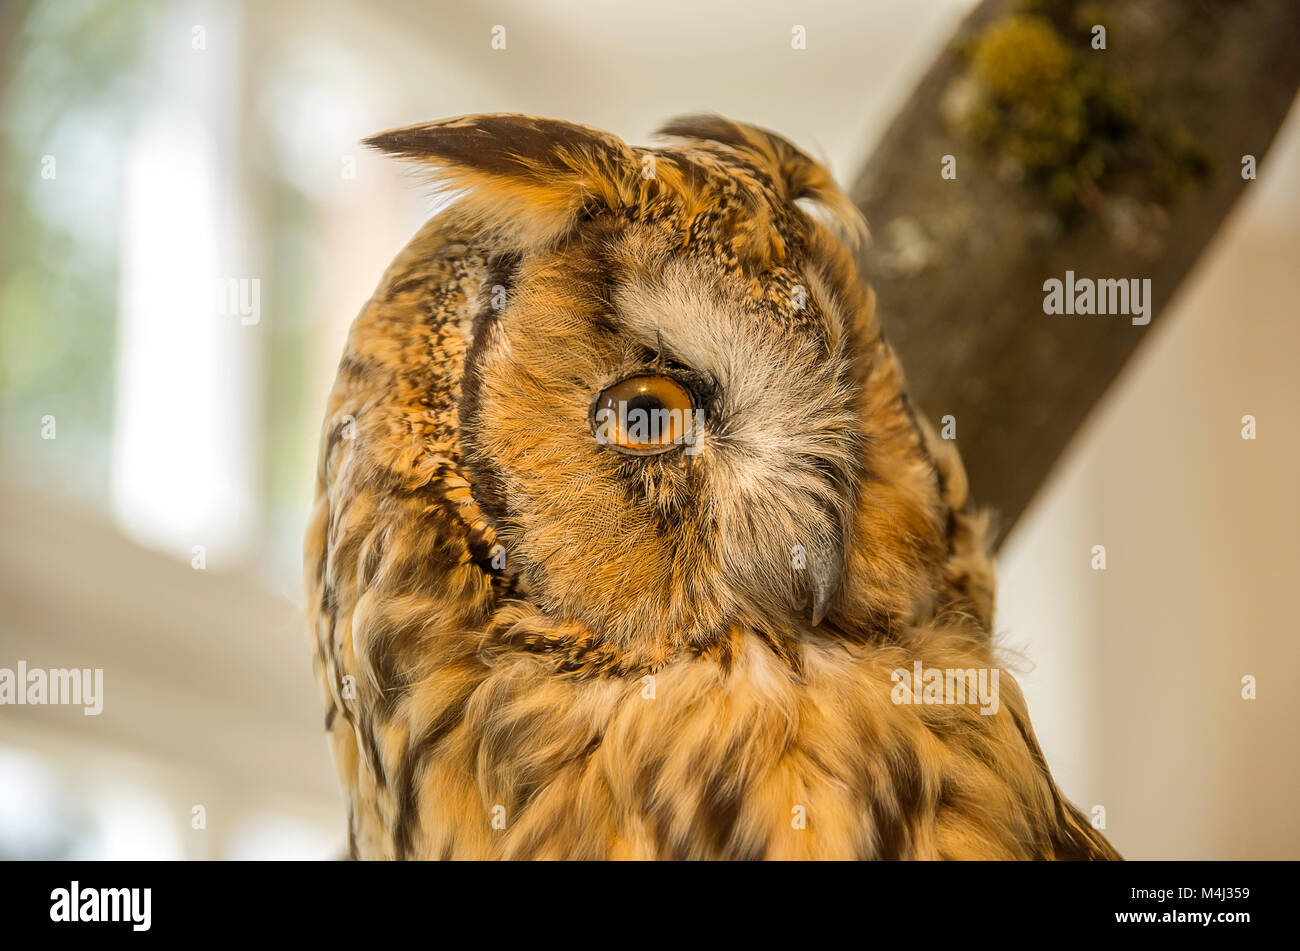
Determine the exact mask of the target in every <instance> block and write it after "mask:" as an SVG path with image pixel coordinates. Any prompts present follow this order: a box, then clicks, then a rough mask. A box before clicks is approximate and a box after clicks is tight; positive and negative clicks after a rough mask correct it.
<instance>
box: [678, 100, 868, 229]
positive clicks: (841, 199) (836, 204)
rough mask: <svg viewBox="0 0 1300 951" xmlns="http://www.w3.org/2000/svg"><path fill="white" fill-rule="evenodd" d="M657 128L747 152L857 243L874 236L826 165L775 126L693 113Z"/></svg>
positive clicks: (788, 192) (808, 209) (796, 198)
mask: <svg viewBox="0 0 1300 951" xmlns="http://www.w3.org/2000/svg"><path fill="white" fill-rule="evenodd" d="M657 134H658V135H661V136H667V137H670V138H676V139H685V140H688V141H691V142H695V143H705V144H714V145H721V146H724V147H726V148H728V149H731V150H732V151H735V152H740V153H743V154H744V155H745V156H747V157H748V158H749V159H750V161H751V162H754V163H755V164H756V165H758V167H759V168H761V169H763V170H764V171H766V172H767V173H768V175H769V176H770V177H771V179H772V181H773V182H774V183H775V184H776V186H777V187H778V188H779V189H781V190H782V191H783V193H784V195H785V197H786V199H787V200H788V201H791V202H797V203H798V204H799V206H800V208H802V209H803V210H804V211H805V213H807V214H808V215H809V217H812V218H815V219H817V220H818V221H821V222H822V223H823V224H826V225H827V226H829V227H831V228H832V229H833V230H834V231H835V232H836V233H838V234H839V236H840V237H841V238H842V239H844V240H845V241H847V242H849V244H851V245H852V246H853V247H855V248H856V247H860V246H863V245H865V244H866V243H867V242H868V241H869V240H870V235H869V232H868V231H867V222H866V219H865V218H863V217H862V212H861V211H859V210H858V208H857V206H856V205H854V204H853V202H851V201H850V200H849V196H848V195H846V194H844V191H843V190H842V189H841V188H840V186H839V185H838V184H836V182H835V179H834V178H833V177H832V176H831V173H830V172H829V171H827V169H826V166H825V165H823V164H822V163H820V162H817V161H815V160H814V159H811V158H809V157H808V156H807V155H806V154H804V153H803V152H801V151H800V150H799V149H797V148H795V146H794V145H793V144H791V142H790V141H789V140H788V139H785V138H783V137H782V136H779V135H777V134H776V133H775V132H769V131H768V130H767V129H762V128H759V127H758V126H754V125H749V124H748V123H744V122H735V121H733V120H731V119H727V118H724V117H722V116H718V115H694V116H680V117H678V118H676V119H673V120H672V121H671V122H669V123H668V124H667V125H665V126H664V127H663V128H661V129H660V130H659V132H658V133H657Z"/></svg>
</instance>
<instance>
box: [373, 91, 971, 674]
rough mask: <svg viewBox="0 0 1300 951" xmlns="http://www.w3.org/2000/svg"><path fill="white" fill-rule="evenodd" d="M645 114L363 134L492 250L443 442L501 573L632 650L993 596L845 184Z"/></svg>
mask: <svg viewBox="0 0 1300 951" xmlns="http://www.w3.org/2000/svg"><path fill="white" fill-rule="evenodd" d="M661 135H662V136H663V137H664V143H663V144H662V145H661V146H660V147H656V148H634V147H630V146H628V145H626V144H625V143H623V142H622V141H621V140H619V139H618V138H616V137H614V136H612V135H609V134H606V133H603V132H600V131H597V130H594V129H590V128H586V127H583V126H579V125H574V124H571V123H567V122H560V121H552V120H543V119H538V118H533V117H527V116H514V115H482V116H470V117H463V118H457V119H450V120H444V121H440V122H434V123H429V124H425V125H420V126H414V127H409V128H404V129H399V130H395V131H391V132H387V133H384V134H381V135H378V136H376V137H374V138H373V139H371V140H369V144H370V145H372V146H375V147H377V148H379V149H381V150H383V151H385V152H389V153H395V154H397V155H400V156H402V157H404V158H407V159H411V160H414V161H416V162H418V163H419V164H420V166H421V167H422V168H423V169H424V170H426V171H427V173H428V175H429V177H430V178H431V179H432V181H433V182H434V184H435V186H436V187H438V188H440V189H444V190H446V191H448V192H449V193H451V194H452V195H453V196H454V201H453V202H452V203H451V205H450V206H449V208H448V210H446V211H444V212H443V213H442V215H441V217H440V219H439V225H438V227H440V228H442V229H444V230H446V231H448V232H449V233H454V234H456V235H458V236H459V239H460V240H463V241H464V242H465V245H466V247H467V248H469V249H477V250H478V252H480V253H481V254H482V255H483V258H484V260H485V262H486V264H485V270H484V273H485V277H484V279H483V281H482V287H481V289H480V290H479V295H478V301H477V305H476V308H475V315H474V316H473V318H472V326H471V327H468V328H467V337H468V339H469V341H470V343H469V345H468V348H467V350H466V353H465V356H464V363H463V368H462V373H461V377H460V382H459V388H458V393H457V395H456V399H457V402H458V436H459V452H460V455H461V458H462V460H463V467H464V470H465V472H466V478H467V479H468V481H469V482H470V484H471V486H472V491H473V495H474V499H475V501H476V502H477V504H478V506H479V508H480V509H481V510H482V512H483V513H484V514H485V517H486V518H487V519H488V520H489V521H490V523H491V527H492V529H493V530H494V532H495V534H496V538H497V540H498V541H499V543H500V544H501V545H502V546H503V548H504V550H505V552H506V559H505V568H504V571H505V572H506V573H508V575H509V577H510V578H511V579H512V588H511V590H512V591H514V592H515V595H514V596H516V597H518V598H521V599H526V600H527V601H528V603H529V604H530V605H531V606H532V608H534V609H535V610H537V611H539V612H541V613H543V614H544V615H546V616H548V617H550V618H553V619H555V621H556V622H557V623H563V624H566V625H572V626H574V627H575V628H577V629H580V630H582V631H583V632H584V636H585V637H587V638H588V639H590V640H592V641H597V642H600V643H603V644H606V645H609V646H610V647H612V648H613V649H615V650H618V651H621V652H624V653H625V654H626V656H628V657H637V658H642V659H644V660H645V661H646V662H647V663H650V664H651V665H653V663H654V662H655V660H656V659H662V658H664V657H666V656H669V655H671V654H672V653H673V652H675V651H678V650H682V649H689V650H695V651H707V650H711V649H715V648H717V649H721V650H725V649H726V645H727V643H728V642H729V640H730V639H731V638H733V637H735V636H736V633H737V632H738V631H756V632H758V633H760V634H761V635H762V636H764V637H765V638H767V639H769V641H770V642H771V643H772V644H773V645H774V646H777V647H780V646H781V645H783V644H788V643H789V642H791V641H797V640H798V639H799V638H806V637H836V636H838V637H850V638H857V637H861V638H868V637H877V638H878V637H886V638H887V637H893V636H897V634H898V633H899V632H900V631H902V630H905V629H906V627H907V625H909V624H910V623H914V622H915V621H916V620H918V619H919V618H922V617H924V616H931V615H933V614H934V613H935V612H937V611H941V610H944V609H945V608H948V607H952V606H955V607H956V608H957V609H959V610H961V611H963V612H966V613H968V614H975V615H977V616H981V617H984V618H987V616H988V615H989V614H990V613H991V609H992V576H991V572H989V571H988V570H987V567H986V566H985V565H982V564H979V563H978V560H979V557H981V556H982V553H983V551H984V548H983V538H982V531H981V523H980V521H979V519H978V518H975V517H974V516H972V515H971V514H970V513H969V512H968V511H967V510H966V487H965V481H964V476H963V475H962V472H961V467H960V464H959V462H957V457H956V454H955V451H953V450H952V449H951V447H950V446H945V445H944V444H943V443H942V441H940V440H937V439H935V438H934V437H933V435H932V434H931V433H930V432H929V431H928V427H926V426H925V425H924V423H922V422H921V421H919V420H918V418H917V416H916V415H915V414H914V412H913V411H912V409H911V406H910V404H909V402H908V399H907V396H906V394H905V391H904V388H903V380H902V375H901V372H900V370H899V367H898V364H897V361H896V360H895V358H894V355H893V353H892V352H891V350H890V349H889V347H888V345H887V344H886V342H885V341H884V339H883V337H882V335H881V331H880V328H879V326H878V325H877V323H876V320H875V318H874V315H873V298H872V295H871V292H870V291H869V289H867V288H866V287H865V286H864V284H863V283H862V281H861V279H860V277H859V275H858V272H857V270H856V266H855V261H854V251H855V248H856V247H857V246H858V245H859V244H861V242H862V240H863V238H864V237H865V226H864V224H863V222H862V219H861V217H860V215H859V214H858V212H857V210H856V209H855V208H854V206H853V205H852V204H851V203H850V202H849V201H848V199H847V198H846V197H845V195H844V194H843V192H842V191H840V189H839V188H838V187H837V186H836V185H835V183H834V181H833V180H832V178H831V176H830V175H829V173H828V172H827V171H826V169H825V168H824V167H823V166H822V165H820V164H818V163H817V162H815V161H813V160H812V159H811V158H809V157H808V156H807V155H805V154H804V153H803V152H801V151H799V150H798V149H797V148H795V147H794V146H793V145H791V144H790V143H789V142H788V141H786V140H785V139H783V138H781V137H779V136H777V135H775V134H773V133H770V132H767V131H764V130H762V129H759V128H755V127H753V126H749V125H745V124H741V123H738V122H733V121H729V120H726V119H722V118H719V117H713V116H697V117H688V118H683V119H679V120H676V121H674V122H671V123H669V124H668V125H667V126H666V127H665V128H664V129H663V130H662V132H661Z"/></svg>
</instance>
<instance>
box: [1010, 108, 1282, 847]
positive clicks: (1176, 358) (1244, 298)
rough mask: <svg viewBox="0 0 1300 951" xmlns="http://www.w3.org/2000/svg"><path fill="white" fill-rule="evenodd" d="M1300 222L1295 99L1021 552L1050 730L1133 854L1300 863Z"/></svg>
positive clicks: (1015, 606)
mask: <svg viewBox="0 0 1300 951" xmlns="http://www.w3.org/2000/svg"><path fill="white" fill-rule="evenodd" d="M1298 221H1300V109H1293V110H1292V113H1291V115H1290V117H1289V119H1288V121H1287V124H1286V126H1285V127H1284V129H1283V131H1282V133H1281V134H1280V137H1279V140H1278V142H1277V143H1276V145H1275V146H1274V149H1273V151H1272V152H1271V153H1270V155H1269V156H1268V158H1267V160H1265V161H1264V162H1263V163H1262V164H1261V166H1260V177H1259V180H1258V181H1257V182H1256V183H1254V184H1252V185H1250V186H1249V188H1248V189H1247V192H1246V195H1245V197H1244V199H1243V200H1242V201H1241V202H1240V203H1239V204H1238V205H1237V207H1236V208H1235V209H1234V211H1233V214H1232V216H1231V218H1230V219H1229V220H1228V222H1227V223H1226V224H1225V226H1224V227H1223V229H1222V230H1221V231H1220V232H1219V234H1218V235H1217V236H1216V238H1215V240H1214V242H1213V243H1212V244H1211V245H1210V247H1209V248H1208V249H1207V250H1206V251H1205V253H1204V254H1203V256H1202V258H1201V260H1200V262H1199V263H1198V265H1197V268H1196V270H1195V271H1194V272H1193V273H1192V275H1191V277H1190V278H1189V280H1188V281H1187V282H1186V283H1185V284H1184V285H1183V287H1182V288H1181V289H1180V291H1179V293H1178V295H1177V296H1176V297H1175V299H1174V300H1173V301H1172V302H1171V304H1170V306H1168V307H1167V308H1166V309H1165V311H1164V312H1163V313H1159V314H1156V315H1155V316H1154V317H1153V318H1152V324H1151V327H1152V330H1153V331H1154V332H1153V333H1152V335H1151V339H1150V340H1148V341H1147V342H1146V343H1145V345H1144V346H1143V348H1142V349H1141V350H1140V351H1139V352H1138V354H1137V355H1136V356H1135V358H1134V359H1133V362H1132V363H1131V364H1130V365H1129V366H1128V367H1127V368H1126V369H1125V371H1124V373H1123V374H1122V376H1121V377H1120V379H1119V380H1118V382H1117V383H1116V385H1115V386H1114V387H1112V389H1111V390H1110V392H1109V393H1108V394H1107V397H1106V399H1105V400H1104V402H1103V403H1102V404H1101V405H1100V406H1099V407H1098V408H1097V410H1096V411H1095V412H1094V414H1093V416H1092V417H1091V418H1090V419H1089V421H1088V423H1087V425H1086V427H1085V429H1084V431H1082V432H1081V433H1080V434H1079V435H1078V436H1077V437H1076V440H1075V442H1074V444H1073V445H1072V447H1071V449H1070V451H1069V453H1068V455H1067V457H1066V458H1065V459H1064V460H1063V461H1062V463H1061V464H1060V465H1059V466H1058V469H1057V471H1056V472H1055V473H1054V475H1053V477H1052V480H1051V482H1050V484H1049V485H1048V486H1047V487H1046V488H1045V489H1044V490H1043V491H1042V492H1041V493H1040V494H1039V496H1038V498H1037V499H1036V500H1035V502H1034V504H1033V506H1032V508H1031V510H1030V511H1029V512H1028V513H1027V514H1026V516H1025V518H1024V520H1023V521H1022V522H1021V524H1020V525H1018V526H1017V528H1016V529H1015V531H1014V532H1013V534H1012V535H1011V536H1010V537H1009V538H1008V539H1007V542H1006V545H1005V547H1004V549H1003V553H1002V558H1001V564H1000V582H1001V592H1000V603H999V611H998V617H997V627H998V630H999V632H1001V633H1002V635H1003V638H1004V642H1005V643H1007V644H1008V645H1010V646H1013V647H1017V648H1021V649H1023V650H1024V652H1025V653H1026V654H1028V656H1029V659H1030V660H1032V661H1033V662H1034V663H1036V664H1037V668H1036V669H1035V670H1034V671H1033V672H1032V673H1031V674H1029V675H1028V676H1026V677H1024V678H1023V683H1024V685H1025V689H1026V693H1027V694H1028V697H1029V702H1030V713H1031V714H1032V716H1033V720H1034V724H1035V726H1036V728H1037V730H1038V736H1039V739H1040V740H1041V742H1042V744H1043V747H1044V750H1045V752H1046V754H1047V757H1048V759H1049V761H1050V762H1051V763H1052V765H1053V768H1054V770H1055V773H1056V775H1057V779H1058V781H1059V782H1060V783H1061V785H1062V786H1063V787H1064V789H1065V790H1066V791H1067V792H1068V793H1069V794H1070V795H1071V796H1072V797H1073V798H1074V799H1075V801H1076V802H1077V803H1078V804H1079V805H1081V806H1084V807H1091V806H1092V805H1094V804H1101V805H1104V806H1105V807H1106V810H1107V813H1108V815H1107V819H1108V824H1109V830H1108V831H1109V833H1110V835H1111V838H1112V841H1113V842H1114V843H1115V845H1116V847H1117V848H1119V849H1120V851H1121V852H1123V853H1125V854H1126V855H1127V856H1129V857H1132V858H1178V859H1190V858H1291V859H1294V858H1297V857H1300V820H1298V819H1297V817H1296V812H1295V808H1294V803H1295V790H1296V787H1297V785H1298V784H1300V740H1298V737H1300V693H1297V691H1296V690H1295V688H1294V685H1293V684H1292V683H1291V682H1290V678H1291V676H1292V675H1293V674H1294V672H1295V671H1296V669H1297V666H1298V664H1300V638H1298V637H1297V633H1298V632H1297V620H1296V612H1295V607H1294V605H1295V589H1296V578H1297V574H1300V552H1298V550H1297V539H1296V533H1297V529H1300V511H1298V510H1297V502H1296V499H1297V495H1296V473H1297V472H1300V440H1297V435H1298V432H1297V424H1296V419H1297V397H1300V375H1297V373H1296V366H1295V361H1296V355H1297V353H1300V320H1298V319H1297V318H1298V317H1300V233H1298V229H1297V225H1296V223H1297V222H1298ZM1246 414H1251V415H1253V416H1255V418H1256V420H1257V422H1258V439H1256V440H1255V441H1249V440H1243V439H1242V438H1241V429H1242V424H1241V418H1242V416H1244V415H1246ZM1094 545H1104V546H1105V547H1106V556H1107V567H1106V570H1105V571H1094V570H1093V569H1092V568H1091V550H1092V546H1094ZM1246 675H1252V676H1254V677H1256V678H1257V680H1258V699H1256V700H1254V701H1247V700H1243V699H1242V698H1241V689H1242V687H1241V678H1242V677H1243V676H1246Z"/></svg>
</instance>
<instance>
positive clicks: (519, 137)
mask: <svg viewBox="0 0 1300 951" xmlns="http://www.w3.org/2000/svg"><path fill="white" fill-rule="evenodd" d="M365 144H366V145H369V146H371V147H372V148H376V149H379V150H380V151H383V152H387V153H389V154H390V155H397V156H399V157H401V158H404V159H410V160H413V161H416V162H419V163H421V164H422V165H423V166H425V168H426V169H427V171H428V173H429V177H430V178H431V180H432V182H433V184H434V186H435V188H436V189H437V190H439V191H444V192H448V193H451V194H454V195H456V196H458V201H457V210H458V213H459V214H464V215H467V216H468V217H469V218H470V219H471V220H473V222H474V223H475V225H476V226H478V227H481V228H482V229H484V230H485V231H489V232H491V233H493V234H494V236H495V237H496V238H497V239H498V240H500V241H503V242H506V243H512V244H518V245H520V246H533V245H538V244H547V243H550V242H552V241H554V240H556V239H557V238H559V237H560V236H561V235H563V234H564V233H565V232H566V231H568V230H569V228H570V227H571V226H572V224H573V223H574V221H575V220H576V218H577V216H578V214H579V212H580V211H581V210H582V209H584V208H586V207H589V206H590V205H592V204H603V205H606V206H608V207H610V208H617V207H620V206H622V205H624V204H627V203H629V202H634V201H635V200H636V195H637V192H636V182H637V178H638V166H637V161H636V158H635V156H634V154H633V152H632V150H631V149H629V148H628V147H627V145H625V144H624V143H623V141H622V140H621V139H618V138H617V137H615V136H612V135H609V134H608V133H605V132H600V131H598V130H596V129H590V128H588V127H586V126H582V125H577V124H575V123H572V122H561V121H559V120H556V119H540V118H536V117H534V116H524V115H508V114H499V115H476V116H459V117H456V118H452V119H441V120H439V121H437V122H428V123H424V124H423V125H414V126H408V127H406V128H402V129H393V130H391V131H389V132H381V133H380V134H379V135H376V136H372V137H371V138H369V139H366V141H365Z"/></svg>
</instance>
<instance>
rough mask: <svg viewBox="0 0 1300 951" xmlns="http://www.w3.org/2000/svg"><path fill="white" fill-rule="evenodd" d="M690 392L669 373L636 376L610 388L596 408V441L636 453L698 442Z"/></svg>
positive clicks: (599, 397) (593, 414)
mask: <svg viewBox="0 0 1300 951" xmlns="http://www.w3.org/2000/svg"><path fill="white" fill-rule="evenodd" d="M694 408H695V404H694V401H693V400H692V399H691V394H690V391H688V390H687V389H686V387H684V386H682V385H681V384H680V383H678V382H677V381H676V380H674V379H672V378H671V377H667V376H633V377H628V378H627V379H626V380H623V381H622V382H620V383H615V384H614V385H613V386H611V387H609V388H608V389H606V390H605V391H604V392H602V393H601V394H600V396H598V397H597V398H596V403H595V406H593V407H592V423H593V426H594V427H595V433H596V442H598V443H600V444H602V445H608V446H613V447H614V448H615V449H617V450H619V451H620V452H626V453H630V454H632V455H643V456H649V455H655V454H657V453H661V452H667V451H668V450H670V449H672V448H673V447H674V446H677V445H680V444H682V443H684V442H694V435H695V430H694V419H693V416H692V411H693V410H694Z"/></svg>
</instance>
